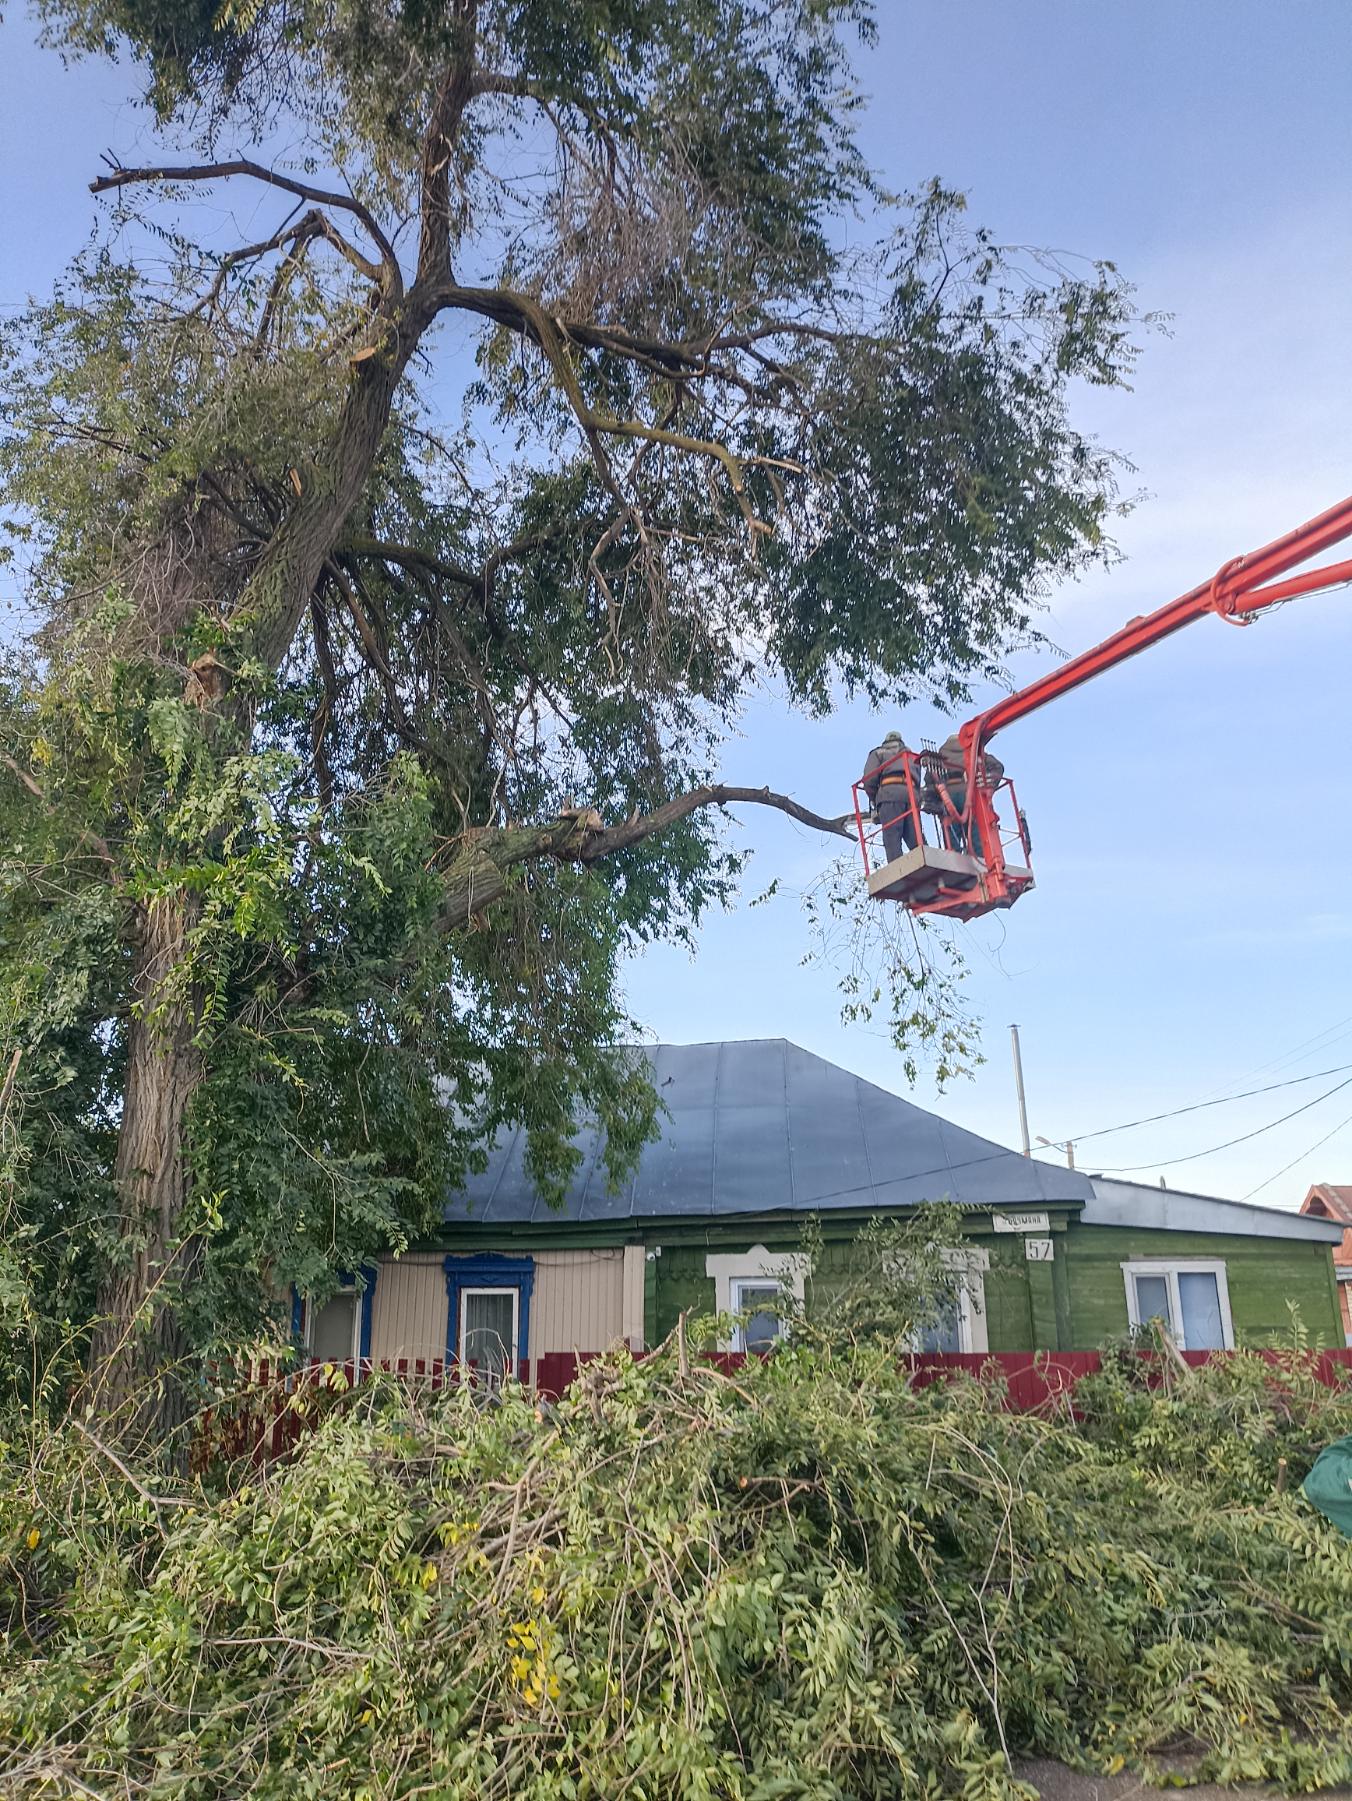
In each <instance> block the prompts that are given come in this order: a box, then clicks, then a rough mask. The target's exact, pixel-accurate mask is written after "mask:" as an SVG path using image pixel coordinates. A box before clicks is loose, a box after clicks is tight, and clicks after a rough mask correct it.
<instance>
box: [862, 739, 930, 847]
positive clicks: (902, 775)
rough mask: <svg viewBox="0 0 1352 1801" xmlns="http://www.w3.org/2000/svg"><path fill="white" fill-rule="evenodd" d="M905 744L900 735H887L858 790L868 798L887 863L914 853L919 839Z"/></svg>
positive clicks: (870, 756)
mask: <svg viewBox="0 0 1352 1801" xmlns="http://www.w3.org/2000/svg"><path fill="white" fill-rule="evenodd" d="M905 752H906V744H905V741H904V739H903V738H902V735H901V733H900V732H889V733H888V734H887V736H886V737H885V738H884V739H883V741H882V743H881V744H880V745H878V746H877V748H876V749H874V750H871V751H870V752H869V753H868V762H867V763H865V765H864V773H863V775H862V776H861V777H860V781H859V786H860V787H861V788H862V789H863V790H864V793H865V794H867V795H868V802H869V805H870V806H871V807H872V809H873V816H874V818H875V819H876V820H877V822H878V824H879V825H880V826H881V827H882V828H883V854H884V856H885V857H886V859H887V861H888V862H889V863H891V862H893V861H895V859H896V858H897V857H900V856H904V855H905V853H906V852H907V851H908V850H914V849H915V847H916V843H917V841H918V838H919V834H918V832H917V831H916V822H915V819H914V817H913V816H912V813H911V793H910V785H909V783H908V782H907V780H906V764H905V762H904V761H903V757H904V755H905Z"/></svg>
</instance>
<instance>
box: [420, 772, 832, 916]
mask: <svg viewBox="0 0 1352 1801" xmlns="http://www.w3.org/2000/svg"><path fill="white" fill-rule="evenodd" d="M733 802H742V803H747V804H750V805H752V806H757V807H773V808H775V809H776V810H777V811H778V812H780V813H786V814H787V815H788V816H789V818H790V819H796V820H797V821H798V822H799V824H800V825H806V826H810V827H811V828H812V830H813V831H815V832H826V833H830V834H831V835H832V836H833V837H836V838H848V837H849V836H850V835H851V816H850V815H848V814H847V815H844V816H840V817H837V818H834V819H828V818H826V817H824V816H823V815H822V814H820V813H814V812H813V811H812V809H811V808H810V807H805V806H803V805H802V804H801V803H800V802H798V801H796V800H793V799H791V798H790V796H788V795H787V794H776V793H775V792H774V791H773V790H772V789H770V788H734V787H731V786H729V785H728V784H727V783H723V782H709V783H706V784H705V785H704V786H702V787H699V788H692V789H690V790H689V792H688V793H685V794H678V795H675V796H674V797H673V798H672V799H671V800H668V801H664V802H663V803H662V804H661V806H658V807H654V808H653V810H652V812H651V813H640V814H638V815H637V816H636V817H634V818H632V819H627V820H625V822H624V823H623V825H617V826H609V827H606V826H601V825H598V824H597V823H596V819H597V816H596V814H595V813H594V812H588V811H573V812H570V813H566V814H563V815H562V816H561V817H560V818H558V819H555V820H551V821H550V822H549V823H548V824H546V825H540V826H515V827H514V826H507V827H502V828H493V827H482V826H481V827H478V828H476V829H475V830H474V831H472V832H467V833H466V834H465V836H464V838H463V839H462V840H461V846H462V848H461V851H460V854H459V855H458V856H457V857H456V858H455V859H454V861H453V862H452V863H451V865H450V867H449V868H448V869H447V870H446V872H445V880H446V898H445V901H444V902H443V904H442V907H441V910H440V912H439V913H438V915H437V919H436V930H437V932H438V934H439V935H444V934H445V933H447V932H454V931H457V930H459V929H460V928H462V927H463V926H466V925H468V924H469V922H470V921H471V920H472V919H473V918H475V916H476V915H478V914H480V913H482V912H484V911H485V909H487V908H488V907H491V906H492V904H493V903H494V901H497V900H500V899H501V898H502V896H503V895H504V894H505V893H506V892H507V890H508V888H509V886H510V884H511V871H512V870H513V869H516V868H519V867H520V866H522V865H523V864H526V863H532V862H539V861H542V860H544V859H545V858H553V859H554V860H555V861H557V862H562V863H582V864H586V865H590V864H593V863H599V862H601V861H602V859H603V858H605V857H611V856H614V855H615V854H616V852H617V851H622V850H628V849H629V848H630V847H631V846H633V845H635V844H639V843H641V842H642V841H643V840H644V839H645V838H651V837H652V836H653V835H654V834H655V833H657V832H662V831H666V830H668V829H669V828H670V827H671V826H673V825H676V824H678V823H679V822H680V821H681V820H682V819H688V818H689V816H690V815H691V814H692V813H695V812H698V811H699V809H700V808H701V807H725V806H728V805H730V804H732V803H733Z"/></svg>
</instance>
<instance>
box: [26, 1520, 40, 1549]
mask: <svg viewBox="0 0 1352 1801" xmlns="http://www.w3.org/2000/svg"><path fill="white" fill-rule="evenodd" d="M41 1543H42V1534H41V1533H40V1532H39V1531H38V1529H37V1527H36V1526H31V1527H30V1528H29V1531H28V1549H29V1550H30V1551H36V1550H37V1548H38V1546H39V1545H40V1544H41Z"/></svg>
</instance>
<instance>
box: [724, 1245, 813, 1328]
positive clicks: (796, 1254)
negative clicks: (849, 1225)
mask: <svg viewBox="0 0 1352 1801" xmlns="http://www.w3.org/2000/svg"><path fill="white" fill-rule="evenodd" d="M807 1266H808V1259H807V1258H806V1257H805V1256H803V1254H802V1252H801V1251H787V1252H786V1251H767V1250H766V1248H765V1246H764V1245H763V1244H753V1245H752V1247H751V1249H750V1250H749V1251H717V1252H715V1251H710V1252H709V1253H708V1254H707V1255H706V1256H705V1259H704V1273H705V1275H706V1276H707V1277H708V1278H709V1280H710V1281H711V1282H712V1283H713V1285H714V1312H715V1313H739V1312H740V1311H741V1309H740V1308H739V1307H738V1305H737V1303H736V1301H735V1300H734V1299H733V1285H734V1284H735V1283H741V1282H748V1283H750V1284H751V1286H752V1287H754V1288H770V1287H774V1288H777V1289H778V1290H779V1291H780V1293H781V1294H784V1293H786V1292H787V1293H788V1294H790V1295H792V1297H793V1299H794V1300H795V1301H797V1302H798V1304H799V1305H800V1306H801V1305H802V1301H803V1288H804V1285H805V1283H806V1281H807ZM786 1336H787V1335H786ZM742 1339H743V1334H742V1329H741V1327H740V1326H734V1327H733V1331H732V1337H731V1338H730V1339H729V1340H728V1341H727V1343H725V1344H724V1345H723V1346H722V1347H721V1348H722V1349H723V1350H725V1351H741V1350H744V1349H745V1346H744V1344H743V1342H742Z"/></svg>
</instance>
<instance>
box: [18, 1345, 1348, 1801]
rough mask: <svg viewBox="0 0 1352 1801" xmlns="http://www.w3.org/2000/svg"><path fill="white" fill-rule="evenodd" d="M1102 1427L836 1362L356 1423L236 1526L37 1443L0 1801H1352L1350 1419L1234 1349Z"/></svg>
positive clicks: (229, 1518)
mask: <svg viewBox="0 0 1352 1801" xmlns="http://www.w3.org/2000/svg"><path fill="white" fill-rule="evenodd" d="M1079 1400H1080V1404H1081V1406H1082V1408H1083V1411H1084V1418H1083V1420H1082V1422H1081V1423H1080V1424H1076V1423H1074V1422H1073V1421H1071V1420H1069V1419H1068V1418H1067V1417H1066V1416H1065V1415H1064V1414H1059V1415H1058V1416H1057V1417H1055V1418H1046V1419H1044V1418H1036V1417H1031V1416H1026V1415H1023V1416H1020V1415H1012V1414H1007V1413H1004V1412H1002V1411H1001V1409H1000V1406H999V1397H998V1395H995V1396H992V1395H991V1394H990V1393H988V1392H986V1391H983V1390H981V1389H979V1388H977V1387H976V1386H974V1385H970V1384H966V1383H962V1384H959V1385H957V1386H955V1387H954V1388H952V1389H949V1390H945V1389H943V1388H931V1389H929V1390H926V1391H925V1392H923V1393H921V1394H915V1393H913V1392H912V1391H911V1390H910V1389H909V1388H908V1386H907V1384H906V1381H905V1378H904V1375H902V1374H900V1373H898V1372H897V1370H896V1369H895V1367H894V1363H893V1360H892V1359H891V1357H890V1356H889V1355H887V1354H886V1353H884V1352H881V1351H880V1352H878V1353H877V1354H874V1353H871V1352H866V1351H862V1350H857V1351H855V1352H853V1353H851V1354H848V1355H841V1356H837V1357H832V1356H830V1355H829V1354H825V1353H819V1352H814V1351H809V1350H807V1349H805V1348H803V1347H801V1346H800V1347H799V1348H797V1349H794V1348H787V1349H784V1350H782V1351H780V1352H779V1353H777V1354H776V1355H775V1356H774V1357H772V1358H771V1359H770V1360H768V1361H767V1362H764V1363H757V1362H754V1361H753V1362H751V1363H749V1364H748V1365H747V1367H746V1368H745V1369H743V1370H741V1371H739V1372H738V1373H737V1374H736V1375H735V1376H734V1377H729V1376H727V1375H723V1374H720V1373H718V1372H717V1371H715V1370H712V1369H708V1368H704V1367H700V1366H699V1365H698V1364H696V1365H695V1366H694V1367H693V1368H692V1369H691V1371H690V1373H689V1374H688V1375H686V1376H682V1375H681V1374H680V1371H679V1369H678V1366H677V1358H676V1356H675V1354H674V1353H673V1352H672V1351H671V1350H670V1349H668V1350H665V1351H663V1352H661V1353H659V1354H657V1355H655V1356H654V1357H652V1358H651V1359H649V1360H648V1361H646V1362H644V1363H640V1364H634V1363H632V1362H631V1361H630V1360H629V1359H628V1358H627V1357H623V1358H616V1359H609V1360H603V1361H601V1362H598V1363H595V1364H592V1365H590V1366H588V1368H587V1369H586V1371H585V1372H584V1374H583V1377H582V1380H581V1382H580V1383H579V1385H578V1386H577V1387H576V1388H575V1389H574V1390H573V1391H572V1393H571V1394H570V1395H569V1396H568V1397H567V1398H566V1399H565V1400H564V1401H563V1402H562V1403H560V1404H559V1405H558V1406H557V1407H549V1406H542V1407H540V1408H537V1407H536V1406H535V1405H534V1403H533V1402H532V1399H531V1397H530V1396H529V1395H527V1394H524V1393H522V1392H521V1391H519V1390H517V1389H515V1388H509V1389H508V1390H507V1391H506V1392H505V1393H504V1394H503V1395H502V1396H501V1397H500V1398H498V1399H496V1400H495V1401H494V1402H493V1403H491V1404H488V1405H484V1404H482V1402H481V1401H477V1400H476V1399H475V1398H474V1397H473V1396H472V1395H470V1394H469V1393H467V1392H464V1391H461V1392H458V1393H448V1394H444V1395H441V1396H439V1397H433V1396H427V1395H415V1396H412V1397H407V1396H405V1395H404V1394H402V1393H401V1392H399V1391H398V1390H396V1389H394V1388H393V1387H385V1386H383V1385H379V1384H377V1385H374V1386H372V1387H369V1388H366V1387H364V1388H362V1389H359V1390H357V1391H353V1392H351V1393H348V1394H346V1395H344V1396H341V1397H338V1398H336V1399H335V1400H334V1401H333V1403H332V1406H331V1411H330V1412H329V1413H328V1417H326V1418H325V1419H324V1421H323V1423H322V1424H321V1425H320V1426H319V1427H318V1429H317V1431H316V1432H315V1434H314V1436H313V1437H312V1438H310V1439H309V1440H308V1441H307V1442H306V1443H304V1444H303V1445H302V1447H301V1449H300V1451H299V1453H298V1454H297V1455H296V1457H295V1458H294V1460H293V1461H291V1462H289V1463H285V1464H280V1465H275V1466H273V1467H271V1468H269V1469H266V1470H261V1471H260V1470H254V1469H248V1468H242V1469H239V1470H235V1471H228V1472H225V1473H224V1475H223V1480H222V1482H221V1485H220V1486H219V1487H214V1488H213V1487H200V1488H192V1487H187V1486H184V1487H180V1488H177V1489H174V1490H173V1491H172V1492H170V1493H168V1494H165V1493H164V1492H163V1491H162V1490H161V1491H158V1492H157V1493H153V1494H152V1491H151V1489H150V1485H149V1479H147V1482H146V1483H145V1484H144V1485H143V1490H144V1492H142V1491H138V1489H137V1488H135V1487H133V1486H130V1485H129V1484H128V1483H127V1482H126V1481H125V1480H124V1479H123V1477H122V1475H121V1474H120V1472H119V1471H118V1469H117V1468H116V1467H115V1466H113V1465H112V1464H110V1463H109V1462H108V1461H107V1460H106V1459H104V1458H103V1457H102V1456H101V1455H100V1454H99V1453H98V1452H97V1451H96V1450H95V1449H94V1448H93V1447H91V1446H90V1444H89V1442H88V1440H87V1439H85V1438H83V1437H82V1436H81V1435H80V1434H78V1433H76V1432H74V1431H72V1430H70V1429H67V1430H66V1431H65V1432H64V1433H58V1434H56V1435H53V1436H50V1437H46V1436H43V1437H39V1438H36V1439H35V1440H34V1442H33V1445H32V1446H31V1447H29V1446H25V1445H20V1444H18V1443H15V1444H13V1445H11V1446H10V1448H9V1450H8V1452H7V1454H6V1458H5V1462H4V1465H3V1471H2V1472H0V1474H2V1477H3V1483H4V1495H3V1501H2V1502H0V1517H2V1518H3V1520H4V1522H5V1525H4V1532H5V1536H6V1554H7V1564H6V1569H7V1572H8V1574H7V1578H6V1581H7V1591H6V1599H7V1605H8V1608H9V1620H8V1628H9V1629H8V1634H7V1637H6V1640H5V1647H4V1651H3V1666H2V1667H0V1740H3V1742H4V1743H5V1744H6V1745H7V1746H8V1747H10V1749H9V1750H8V1751H7V1752H6V1753H5V1761H4V1764H3V1766H2V1767H0V1778H2V1779H3V1781H4V1784H5V1787H6V1792H7V1793H10V1794H13V1795H15V1796H21V1797H24V1798H25V1801H26V1798H28V1797H34V1798H36V1797H38V1796H41V1795H46V1794H58V1793H68V1792H88V1791H92V1792H94V1793H97V1794H111V1793H124V1792H126V1793H132V1794H137V1795H147V1796H152V1797H164V1798H168V1797H171V1796H172V1797H174V1798H175V1801H187V1798H188V1797H192V1798H194V1801H196V1798H199V1797H201V1798H205V1797H222V1798H223V1797H226V1796H232V1797H233V1796H236V1795H239V1794H241V1793H248V1794H251V1795H256V1796H258V1797H260V1801H268V1798H275V1801H282V1798H283V1797H285V1798H286V1801H294V1798H295V1797H300V1796H307V1795H313V1796H316V1797H319V1796H323V1797H325V1801H337V1798H338V1797H343V1798H345V1801H376V1798H379V1801H386V1798H387V1797H388V1798H393V1797H401V1798H402V1797H410V1798H411V1797H413V1796H415V1795H427V1794H435V1795H438V1796H441V1797H444V1798H445V1801H484V1798H486V1797H498V1796H502V1797H506V1796H511V1797H514V1798H516V1801H546V1798H549V1801H553V1798H555V1797H567V1798H568V1801H584V1798H596V1801H601V1798H604V1801H611V1798H612V1797H615V1796H618V1795H628V1796H632V1797H645V1798H648V1801H658V1798H659V1797H660V1798H661V1801H675V1798H677V1797H680V1798H682V1801H696V1798H699V1801H712V1798H715V1797H716V1798H718V1801H771V1798H772V1797H774V1798H783V1797H795V1798H805V1797H812V1798H813V1801H846V1798H847V1797H848V1798H849V1801H865V1798H868V1801H873V1798H878V1801H881V1798H882V1797H900V1796H907V1797H909V1796H915V1797H920V1796H930V1797H937V1796H940V1795H953V1796H957V1795H959V1794H961V1795H963V1796H965V1797H966V1798H967V1801H977V1798H980V1797H996V1796H1000V1797H1009V1796H1012V1795H1014V1794H1015V1793H1017V1792H1018V1785H1017V1783H1016V1781H1015V1779H1014V1777H1013V1776H1012V1774H1011V1769H1010V1765H1009V1763H1008V1762H1007V1760H1006V1752H1008V1753H1009V1754H1010V1755H1011V1756H1012V1757H1014V1758H1017V1756H1018V1755H1019V1754H1020V1753H1032V1752H1038V1753H1042V1754H1046V1755H1050V1756H1053V1757H1059V1758H1062V1759H1065V1760H1068V1761H1072V1762H1074V1761H1084V1762H1086V1763H1087V1764H1089V1765H1090V1766H1092V1767H1095V1768H1099V1769H1111V1768H1116V1767H1120V1766H1121V1765H1122V1763H1123V1762H1126V1763H1130V1764H1132V1765H1133V1766H1135V1765H1138V1764H1140V1763H1142V1762H1143V1761H1145V1762H1147V1763H1148V1762H1149V1760H1150V1759H1152V1758H1159V1759H1161V1760H1162V1767H1170V1766H1171V1760H1173V1761H1176V1760H1177V1759H1178V1758H1179V1757H1180V1756H1184V1755H1186V1757H1187V1758H1188V1759H1192V1758H1198V1757H1199V1758H1200V1762H1198V1763H1196V1764H1195V1766H1194V1774H1196V1775H1198V1776H1207V1775H1209V1776H1213V1777H1215V1778H1216V1779H1218V1780H1221V1781H1226V1782H1229V1781H1236V1780H1241V1779H1245V1780H1247V1779H1253V1780H1260V1779H1261V1780H1267V1781H1271V1782H1274V1783H1276V1784H1279V1785H1280V1786H1281V1787H1282V1788H1283V1789H1285V1790H1286V1791H1287V1792H1294V1791H1297V1790H1304V1789H1312V1788H1316V1787H1319V1786H1322V1785H1329V1784H1333V1783H1336V1782H1347V1781H1348V1780H1349V1778H1352V1647H1350V1646H1349V1641H1348V1635H1347V1630H1346V1627H1347V1620H1348V1618H1349V1617H1352V1544H1350V1543H1349V1542H1348V1541H1346V1540H1344V1539H1342V1538H1341V1537H1339V1535H1338V1534H1337V1533H1336V1532H1334V1531H1333V1529H1332V1528H1331V1527H1328V1526H1327V1525H1326V1524H1325V1523H1324V1522H1323V1521H1322V1520H1321V1519H1320V1518H1319V1517H1318V1516H1317V1515H1316V1514H1315V1513H1314V1512H1313V1510H1312V1509H1310V1507H1309V1506H1308V1505H1307V1504H1306V1502H1305V1501H1304V1499H1303V1497H1302V1496H1301V1495H1300V1493H1299V1490H1298V1483H1299V1480H1300V1478H1301V1476H1302V1475H1303V1473H1304V1470H1305V1469H1306V1468H1307V1467H1308V1462H1309V1459H1310V1458H1311V1457H1312V1455H1313V1453H1314V1451H1315V1450H1316V1449H1317V1447H1318V1445H1319V1444H1320V1443H1322V1442H1325V1441H1326V1440H1327V1439H1328V1438H1331V1437H1333V1436H1336V1435H1337V1434H1338V1433H1339V1432H1343V1431H1346V1430H1347V1429H1348V1426H1349V1424H1352V1398H1350V1397H1349V1395H1348V1393H1347V1392H1346V1391H1343V1392H1342V1393H1340V1394H1339V1393H1332V1392H1330V1391H1328V1390H1324V1389H1320V1388H1319V1387H1318V1386H1317V1385H1316V1384H1315V1383H1313V1382H1312V1381H1311V1380H1310V1378H1309V1377H1308V1376H1307V1375H1306V1374H1304V1373H1303V1372H1302V1371H1301V1370H1300V1368H1299V1367H1298V1365H1297V1364H1295V1363H1292V1364H1291V1365H1289V1366H1288V1367H1285V1368H1274V1367H1273V1366H1272V1365H1271V1364H1268V1363H1265V1362H1262V1361H1260V1360H1259V1359H1257V1358H1255V1357H1249V1356H1246V1355H1242V1354H1241V1355H1237V1356H1235V1357H1233V1358H1230V1359H1227V1360H1226V1361H1225V1362H1223V1363H1216V1364H1213V1365H1212V1366H1210V1367H1209V1368H1208V1369H1207V1370H1205V1371H1203V1372H1199V1373H1197V1374H1195V1375H1193V1376H1191V1377H1189V1378H1187V1379H1186V1380H1184V1381H1183V1382H1182V1383H1181V1384H1180V1385H1178V1386H1176V1387H1174V1388H1173V1389H1170V1390H1168V1391H1163V1392H1155V1393H1151V1392H1147V1391H1146V1390H1145V1389H1144V1387H1142V1386H1140V1385H1139V1365H1138V1364H1133V1363H1130V1362H1123V1363H1122V1365H1121V1366H1117V1365H1110V1366H1109V1368H1108V1369H1107V1371H1106V1372H1105V1373H1104V1374H1103V1375H1102V1376H1100V1377H1097V1378H1095V1379H1093V1380H1091V1381H1089V1382H1086V1383H1085V1384H1084V1385H1082V1387H1081V1389H1080V1391H1079ZM1279 1455H1283V1456H1285V1457H1286V1458H1287V1460H1288V1466H1289V1474H1290V1481H1289V1482H1288V1484H1287V1486H1286V1488H1285V1490H1284V1492H1278V1489H1277V1483H1276V1481H1275V1472H1276V1459H1277V1457H1278V1456H1279ZM184 1502H187V1503H188V1506H186V1507H185V1506H184V1505H182V1503H184Z"/></svg>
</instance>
